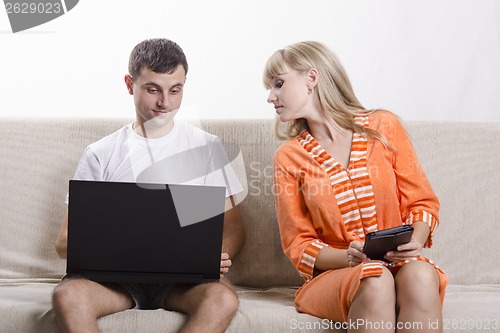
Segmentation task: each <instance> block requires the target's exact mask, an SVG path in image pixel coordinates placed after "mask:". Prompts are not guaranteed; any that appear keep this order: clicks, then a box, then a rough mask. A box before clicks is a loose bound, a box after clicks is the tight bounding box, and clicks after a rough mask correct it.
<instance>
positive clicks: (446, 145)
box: [0, 118, 500, 287]
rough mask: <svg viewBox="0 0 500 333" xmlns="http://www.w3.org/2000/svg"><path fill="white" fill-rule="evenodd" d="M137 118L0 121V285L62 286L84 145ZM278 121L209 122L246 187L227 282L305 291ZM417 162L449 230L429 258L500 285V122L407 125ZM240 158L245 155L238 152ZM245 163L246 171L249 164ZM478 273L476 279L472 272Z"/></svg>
mask: <svg viewBox="0 0 500 333" xmlns="http://www.w3.org/2000/svg"><path fill="white" fill-rule="evenodd" d="M130 121H131V120H130V119H79V118H77V119H70V118H68V119H0V282H12V281H22V280H25V279H30V280H32V279H40V280H51V279H54V280H55V279H59V278H60V277H61V276H63V275H64V272H65V261H63V260H60V259H59V258H58V257H57V255H56V253H55V250H54V241H55V239H56V236H57V232H58V230H59V227H60V224H61V222H62V219H63V216H64V212H65V209H66V207H65V204H64V198H65V195H66V193H67V190H68V180H69V179H70V178H71V177H72V175H73V173H74V171H75V168H76V165H77V163H78V160H79V158H80V156H81V154H82V152H83V150H84V148H85V147H86V146H87V145H88V144H89V143H91V142H94V141H96V140H98V139H99V138H101V137H103V136H105V135H107V134H109V133H111V132H113V131H115V130H117V129H118V128H120V127H121V126H123V125H124V124H126V123H128V122H130ZM272 123H273V121H272V120H203V121H202V128H203V129H204V130H206V131H207V132H210V133H213V134H216V135H218V136H219V137H220V138H221V139H222V141H224V142H225V143H226V146H228V147H231V148H230V149H232V150H234V151H233V152H232V153H231V155H232V156H233V157H234V156H237V158H236V159H235V160H234V163H233V166H234V168H235V169H236V171H237V173H238V175H239V177H240V179H241V180H242V182H244V185H245V187H246V197H245V198H244V200H243V202H242V203H241V211H242V215H243V218H244V222H245V226H246V233H247V242H246V245H245V247H244V248H243V250H242V252H241V253H240V254H239V256H238V257H237V258H236V259H235V260H234V264H233V267H232V269H231V271H230V274H229V278H230V279H231V280H232V281H233V282H234V283H235V284H238V285H243V286H249V287H269V286H276V285H295V286H297V285H300V284H301V283H302V280H301V279H300V278H299V276H298V274H297V273H296V271H295V269H294V268H293V267H292V265H291V264H290V262H289V261H288V259H287V258H286V257H285V256H284V255H283V252H282V249H281V243H280V240H279V232H278V226H277V223H276V214H275V210H274V198H273V193H272V158H273V154H274V151H275V150H276V148H277V147H278V146H279V145H280V144H281V142H280V141H278V140H276V139H275V137H274V134H273V131H272V129H273V126H272ZM407 128H408V131H409V133H410V135H411V137H412V138H413V140H414V144H415V148H416V150H417V153H418V155H419V159H420V161H421V163H422V165H423V166H424V169H425V170H426V172H427V175H428V177H429V179H430V181H431V184H432V185H433V187H434V190H435V191H436V193H437V195H438V197H439V199H440V201H441V214H440V218H441V226H440V227H439V228H438V230H437V232H436V235H435V238H434V247H433V248H432V249H430V250H427V252H426V255H427V256H429V257H430V258H432V259H434V260H435V261H436V262H437V263H438V264H439V266H440V267H441V268H443V270H444V271H445V272H446V273H447V274H448V276H449V278H450V283H453V284H479V283H500V265H499V264H500V259H498V257H497V254H498V253H499V250H500V248H499V245H498V244H499V243H498V240H497V239H496V237H495V235H496V233H497V229H496V228H498V226H499V223H498V222H497V221H496V220H495V219H496V217H498V216H499V214H498V213H499V207H500V196H499V192H500V191H499V190H498V189H499V187H500V175H499V173H498V171H497V166H498V165H499V164H500V157H499V156H500V149H499V145H498V142H499V140H500V124H498V123H497V124H484V123H483V124H480V123H453V122H408V123H407ZM238 153H239V155H238ZM243 164H244V166H243ZM471 272H473V274H471Z"/></svg>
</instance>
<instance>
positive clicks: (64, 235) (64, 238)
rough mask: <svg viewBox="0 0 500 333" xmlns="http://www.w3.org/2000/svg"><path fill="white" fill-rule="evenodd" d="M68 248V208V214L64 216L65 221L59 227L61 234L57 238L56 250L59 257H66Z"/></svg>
mask: <svg viewBox="0 0 500 333" xmlns="http://www.w3.org/2000/svg"><path fill="white" fill-rule="evenodd" d="M67 250H68V210H67V209H66V215H65V216H64V221H63V223H62V225H61V228H60V229H59V234H58V235H57V239H56V252H57V255H58V256H59V258H61V259H66V255H67Z"/></svg>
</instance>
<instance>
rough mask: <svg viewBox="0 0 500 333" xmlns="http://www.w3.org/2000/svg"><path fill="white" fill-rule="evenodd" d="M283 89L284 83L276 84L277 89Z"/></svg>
mask: <svg viewBox="0 0 500 333" xmlns="http://www.w3.org/2000/svg"><path fill="white" fill-rule="evenodd" d="M281 87H283V81H278V82H276V88H278V89H279V88H281Z"/></svg>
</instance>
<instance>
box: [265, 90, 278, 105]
mask: <svg viewBox="0 0 500 333" xmlns="http://www.w3.org/2000/svg"><path fill="white" fill-rule="evenodd" d="M275 100H276V94H275V93H274V91H272V90H271V91H270V92H269V95H268V96H267V102H268V103H273V102H274V101H275Z"/></svg>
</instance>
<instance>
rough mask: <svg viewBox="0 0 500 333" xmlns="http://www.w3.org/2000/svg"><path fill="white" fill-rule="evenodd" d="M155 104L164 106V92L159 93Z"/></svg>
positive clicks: (165, 101) (166, 102) (165, 103)
mask: <svg viewBox="0 0 500 333" xmlns="http://www.w3.org/2000/svg"><path fill="white" fill-rule="evenodd" d="M156 104H157V105H158V107H162V108H165V107H166V106H167V105H168V101H167V96H166V95H165V94H160V95H159V97H158V100H157V101H156Z"/></svg>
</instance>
